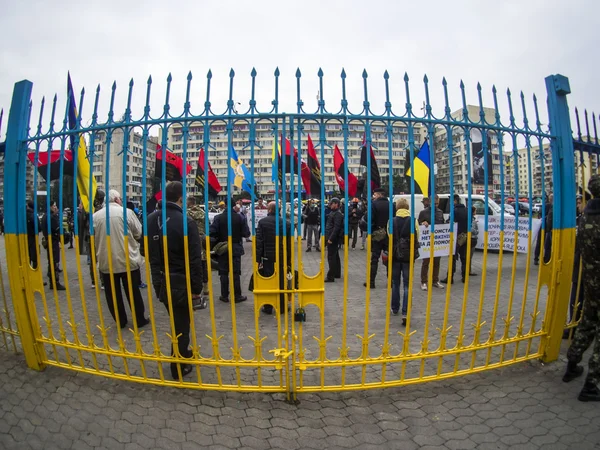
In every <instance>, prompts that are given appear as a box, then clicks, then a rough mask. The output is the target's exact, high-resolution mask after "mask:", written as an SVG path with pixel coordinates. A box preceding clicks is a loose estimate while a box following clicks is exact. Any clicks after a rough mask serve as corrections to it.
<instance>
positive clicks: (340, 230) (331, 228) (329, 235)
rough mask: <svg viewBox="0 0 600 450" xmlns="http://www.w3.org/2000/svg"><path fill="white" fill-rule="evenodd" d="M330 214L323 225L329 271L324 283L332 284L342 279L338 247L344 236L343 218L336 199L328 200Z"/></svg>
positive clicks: (338, 201)
mask: <svg viewBox="0 0 600 450" xmlns="http://www.w3.org/2000/svg"><path fill="white" fill-rule="evenodd" d="M329 208H330V209H331V212H330V213H329V216H328V217H327V224H326V225H325V242H326V243H327V262H328V264H329V271H328V272H327V277H326V278H325V283H333V282H334V281H335V279H336V278H341V277H342V262H341V261H340V254H339V245H340V240H341V239H343V236H344V216H343V215H342V212H341V211H340V200H339V199H338V198H336V197H334V198H332V199H331V200H329Z"/></svg>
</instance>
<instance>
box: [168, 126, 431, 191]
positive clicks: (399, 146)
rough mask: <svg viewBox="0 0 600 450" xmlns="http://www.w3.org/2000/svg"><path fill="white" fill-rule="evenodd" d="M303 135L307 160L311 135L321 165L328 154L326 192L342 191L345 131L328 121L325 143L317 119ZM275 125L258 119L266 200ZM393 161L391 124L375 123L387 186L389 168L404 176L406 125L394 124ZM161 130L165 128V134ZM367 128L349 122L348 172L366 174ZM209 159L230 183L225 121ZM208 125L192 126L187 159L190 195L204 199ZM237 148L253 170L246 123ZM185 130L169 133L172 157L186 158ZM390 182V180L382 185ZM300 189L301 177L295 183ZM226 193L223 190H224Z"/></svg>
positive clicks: (259, 168) (418, 130)
mask: <svg viewBox="0 0 600 450" xmlns="http://www.w3.org/2000/svg"><path fill="white" fill-rule="evenodd" d="M302 126H303V133H304V134H303V135H302V138H301V145H298V137H297V133H298V130H297V128H295V129H294V133H295V135H294V147H296V148H297V149H299V153H300V155H301V157H302V158H303V159H306V155H307V153H306V152H307V150H306V149H307V135H309V134H310V136H311V139H312V141H313V144H314V146H315V148H316V152H317V157H318V158H319V161H321V152H323V153H324V155H323V156H324V162H325V165H324V167H325V170H324V172H325V176H324V181H325V192H326V193H327V194H332V193H333V192H334V191H338V190H339V187H338V185H337V182H336V180H335V175H334V169H333V151H334V146H335V145H337V146H338V148H339V149H340V151H341V152H342V153H343V152H344V133H343V130H342V125H341V123H339V122H337V121H336V122H333V121H330V122H327V123H325V124H324V125H323V127H324V141H323V142H320V140H319V136H320V125H319V124H318V123H317V122H316V121H306V122H304V123H303V124H302ZM273 128H274V127H273V123H272V122H271V121H266V120H259V121H258V122H256V126H255V131H256V137H255V139H256V140H255V146H254V181H255V183H256V189H257V191H258V193H259V195H261V196H264V197H266V198H269V197H271V196H272V195H273V194H274V192H275V185H274V183H273V180H272V153H273V141H274V136H275V134H274V133H275V131H274V129H273ZM392 130H393V131H392V139H391V142H392V158H391V160H390V158H389V153H388V135H387V131H386V126H385V124H383V123H372V124H371V137H372V146H373V150H374V154H375V159H376V160H377V164H378V166H379V171H380V174H381V177H382V184H387V183H386V181H387V179H388V175H389V173H390V170H391V171H392V175H400V176H404V167H405V158H406V151H407V148H408V132H409V129H408V127H407V125H406V124H404V123H400V122H396V123H394V124H393V126H392ZM161 131H162V130H161ZM281 131H282V129H281V124H280V125H279V128H278V132H277V133H278V134H280V133H281ZM364 132H365V128H364V124H363V123H362V122H359V121H356V122H351V123H350V124H349V129H348V141H347V142H348V147H347V149H348V168H349V170H350V172H352V173H354V174H355V175H357V176H359V175H360V174H361V173H363V172H364V171H365V169H364V167H360V148H361V144H362V141H363V136H364ZM413 132H414V140H415V154H416V151H418V146H420V145H421V143H422V142H423V140H424V138H425V129H424V128H423V127H420V126H415V127H413ZM209 133H210V134H209V136H208V139H209V142H210V145H209V149H208V155H209V161H210V164H211V166H212V169H213V171H214V172H215V174H216V176H217V178H218V179H219V182H220V183H221V186H222V187H223V189H224V190H225V189H226V185H227V171H228V168H229V162H228V161H227V146H228V137H229V136H228V133H227V127H226V124H225V123H219V122H213V123H211V125H210V128H209ZM286 136H287V137H290V130H289V129H288V130H286ZM204 137H205V136H204V126H203V125H202V124H201V123H196V124H191V125H190V127H189V131H188V138H187V139H188V140H187V161H188V164H190V165H191V166H192V168H193V169H192V172H191V173H190V175H188V179H187V180H188V192H189V193H190V194H191V195H201V193H200V192H199V189H198V188H197V187H196V186H195V174H196V168H197V165H198V154H199V151H200V149H201V148H202V147H203V145H204ZM231 139H232V145H233V148H234V149H235V151H236V153H237V155H238V157H239V159H240V160H241V162H243V163H244V164H245V165H246V166H247V167H248V168H250V167H251V148H250V125H249V124H248V123H247V122H243V121H240V122H237V123H236V124H235V125H234V127H233V131H232V132H231ZM183 140H184V139H183V126H182V125H181V124H173V125H171V126H170V127H169V129H168V132H167V141H168V148H169V150H171V151H172V152H173V153H175V154H177V155H179V156H182V154H183ZM161 141H162V134H160V135H159V142H161ZM383 180H385V181H383ZM295 184H296V185H297V178H296V183H295ZM222 193H223V192H222Z"/></svg>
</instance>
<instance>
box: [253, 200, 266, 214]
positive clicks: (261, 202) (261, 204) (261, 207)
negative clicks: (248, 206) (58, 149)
mask: <svg viewBox="0 0 600 450" xmlns="http://www.w3.org/2000/svg"><path fill="white" fill-rule="evenodd" d="M254 209H255V210H259V211H264V210H265V209H267V205H265V202H264V200H263V199H262V198H259V199H258V203H257V204H256V205H255V206H254Z"/></svg>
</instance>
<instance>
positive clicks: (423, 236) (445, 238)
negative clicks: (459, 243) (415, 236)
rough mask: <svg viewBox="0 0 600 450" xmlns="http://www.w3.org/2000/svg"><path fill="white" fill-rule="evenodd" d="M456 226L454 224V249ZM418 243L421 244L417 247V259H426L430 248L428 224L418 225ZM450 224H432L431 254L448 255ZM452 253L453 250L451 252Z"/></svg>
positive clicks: (429, 228) (436, 255)
mask: <svg viewBox="0 0 600 450" xmlns="http://www.w3.org/2000/svg"><path fill="white" fill-rule="evenodd" d="M457 229H458V226H457V225H456V224H454V249H455V250H456V240H457V235H456V231H457ZM419 243H420V244H421V248H419V253H420V255H419V258H418V259H427V258H429V254H430V249H431V246H430V244H431V227H430V226H420V227H419ZM450 254H451V253H450V224H441V225H434V241H433V256H434V257H438V256H448V255H450ZM452 254H454V251H453V252H452Z"/></svg>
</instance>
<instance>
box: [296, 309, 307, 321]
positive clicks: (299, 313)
mask: <svg viewBox="0 0 600 450" xmlns="http://www.w3.org/2000/svg"><path fill="white" fill-rule="evenodd" d="M294 322H306V312H305V311H304V308H297V309H296V312H295V313H294Z"/></svg>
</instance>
